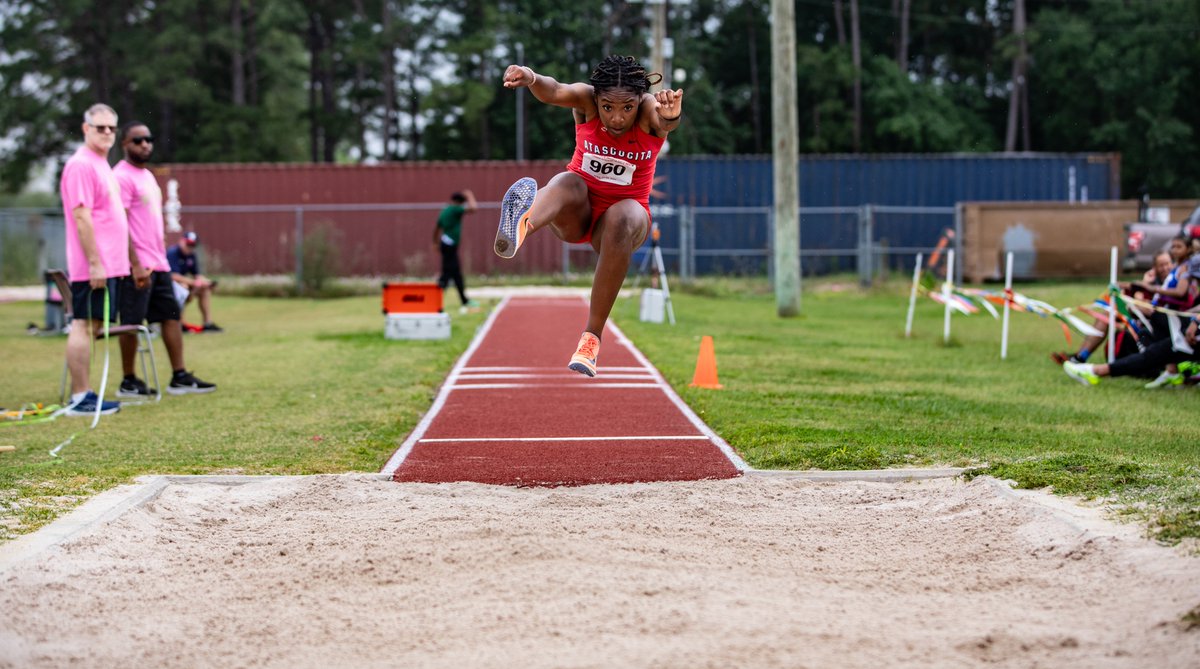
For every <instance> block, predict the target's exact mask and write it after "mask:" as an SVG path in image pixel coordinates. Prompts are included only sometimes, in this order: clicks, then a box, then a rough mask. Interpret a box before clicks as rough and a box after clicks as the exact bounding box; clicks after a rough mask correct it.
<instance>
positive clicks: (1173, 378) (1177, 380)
mask: <svg viewBox="0 0 1200 669" xmlns="http://www.w3.org/2000/svg"><path fill="white" fill-rule="evenodd" d="M1181 385H1183V375H1182V374H1176V373H1172V372H1168V371H1166V370H1165V369H1164V370H1163V373H1162V374H1159V375H1158V378H1157V379H1154V380H1153V381H1151V382H1150V383H1147V384H1146V385H1145V386H1142V387H1143V388H1146V389H1147V390H1153V389H1154V388H1162V387H1164V386H1168V387H1175V386H1181Z"/></svg>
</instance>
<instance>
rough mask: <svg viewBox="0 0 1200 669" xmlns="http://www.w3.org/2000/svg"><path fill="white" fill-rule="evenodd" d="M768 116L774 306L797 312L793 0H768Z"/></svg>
mask: <svg viewBox="0 0 1200 669" xmlns="http://www.w3.org/2000/svg"><path fill="white" fill-rule="evenodd" d="M771 56H772V57H771V63H772V65H771V115H772V117H773V119H772V139H773V148H772V150H771V153H772V156H773V158H774V161H773V164H774V169H775V249H774V253H775V308H776V311H777V313H778V314H779V315H780V316H782V317H785V318H786V317H789V316H798V315H800V181H799V176H800V175H799V160H800V156H799V152H798V150H797V144H796V133H797V130H798V128H799V122H798V120H797V118H796V116H797V114H796V6H795V0H771Z"/></svg>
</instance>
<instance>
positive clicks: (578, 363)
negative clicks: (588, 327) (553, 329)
mask: <svg viewBox="0 0 1200 669" xmlns="http://www.w3.org/2000/svg"><path fill="white" fill-rule="evenodd" d="M599 355H600V338H599V337H597V336H596V335H594V334H592V333H590V332H584V333H583V336H582V337H580V338H579V348H577V349H576V350H575V355H573V356H571V363H570V364H569V365H567V369H571V370H574V371H576V372H579V373H580V374H586V375H588V376H595V375H596V357H597V356H599Z"/></svg>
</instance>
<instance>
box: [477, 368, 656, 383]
mask: <svg viewBox="0 0 1200 669" xmlns="http://www.w3.org/2000/svg"><path fill="white" fill-rule="evenodd" d="M576 378H579V379H582V378H583V377H582V376H579V375H578V374H577V373H572V374H568V373H567V370H566V368H564V369H563V371H562V372H559V373H557V374H462V375H461V376H459V377H458V379H459V380H460V381H466V380H470V381H474V380H476V379H558V380H560V381H561V380H563V379H576ZM609 379H638V380H641V381H653V380H654V377H653V376H651V375H650V372H645V373H643V374H609V373H608V370H607V369H606V370H604V380H605V381H607V380H609Z"/></svg>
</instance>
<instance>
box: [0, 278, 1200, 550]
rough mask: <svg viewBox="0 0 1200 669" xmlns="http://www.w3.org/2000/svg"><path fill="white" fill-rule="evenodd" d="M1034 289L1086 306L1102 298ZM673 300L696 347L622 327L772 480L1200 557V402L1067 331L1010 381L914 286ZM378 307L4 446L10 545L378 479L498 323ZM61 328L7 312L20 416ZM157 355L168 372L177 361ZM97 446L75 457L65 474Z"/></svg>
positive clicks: (328, 320)
mask: <svg viewBox="0 0 1200 669" xmlns="http://www.w3.org/2000/svg"><path fill="white" fill-rule="evenodd" d="M1018 290H1021V291H1022V292H1026V293H1027V294H1030V295H1032V296H1035V297H1038V298H1040V299H1044V300H1046V301H1048V302H1050V303H1052V304H1056V305H1060V306H1068V305H1075V304H1079V303H1082V302H1085V301H1088V300H1090V299H1091V298H1092V297H1094V296H1095V295H1096V294H1098V293H1099V291H1100V287H1099V286H1097V285H1094V284H1087V285H1084V284H1046V283H1043V284H1036V285H1030V286H1019V287H1018ZM672 297H673V302H674V307H675V313H676V316H677V318H678V324H677V325H676V326H674V327H671V326H669V325H658V324H649V323H641V322H638V321H637V304H636V300H623V301H621V302H619V303H618V305H617V306H616V308H615V309H614V312H613V316H614V319H615V320H616V321H617V323H618V324H619V325H620V326H621V327H622V329H623V330H624V331H625V332H626V334H628V335H629V336H630V337H631V338H632V339H633V340H634V341H635V343H636V344H637V345H638V347H639V348H640V349H641V350H642V351H643V352H644V353H645V354H646V355H647V356H648V357H649V358H650V359H651V360H652V361H653V362H654V363H655V364H656V365H657V366H658V368H659V369H660V370H661V371H662V373H663V374H664V375H665V376H666V378H667V380H668V381H670V382H671V383H672V384H673V385H674V386H675V387H676V389H678V391H679V392H680V394H681V395H682V396H683V398H684V399H685V400H686V401H687V402H688V403H689V404H690V405H691V406H692V407H693V408H694V409H695V410H696V411H697V413H699V414H700V416H701V417H702V418H703V419H704V420H705V421H707V422H708V424H709V425H711V426H712V427H713V429H715V430H716V431H717V432H718V433H719V434H720V435H721V436H722V437H724V438H725V439H726V440H727V441H728V442H729V443H730V444H732V445H733V446H734V447H735V448H736V449H737V450H738V452H739V453H741V454H742V455H743V457H745V459H746V460H747V461H748V462H749V463H750V464H751V465H752V466H754V467H759V468H785V469H806V468H821V469H874V468H884V467H903V466H945V465H951V466H964V467H971V468H973V471H972V473H971V475H978V474H981V473H986V474H991V475H995V476H999V477H1001V478H1007V479H1013V480H1016V481H1017V482H1018V483H1019V484H1020V485H1023V486H1026V487H1042V486H1053V488H1054V489H1055V490H1057V491H1059V492H1061V493H1064V494H1077V495H1084V496H1089V497H1105V498H1112V499H1114V500H1117V501H1119V502H1121V503H1122V508H1124V509H1126V510H1128V511H1129V512H1130V513H1132V514H1135V515H1136V516H1137V517H1138V518H1139V519H1141V520H1142V521H1143V522H1145V523H1146V524H1147V525H1148V527H1150V528H1151V529H1152V531H1153V532H1154V533H1156V535H1157V536H1159V537H1160V538H1161V539H1163V540H1165V541H1177V540H1179V539H1183V538H1195V537H1200V513H1198V512H1197V511H1196V509H1197V508H1198V507H1200V467H1197V464H1198V462H1197V461H1198V459H1200V458H1198V457H1197V455H1196V450H1195V448H1194V444H1195V436H1194V435H1195V431H1194V428H1193V427H1192V425H1193V420H1194V416H1195V415H1196V412H1195V410H1196V408H1197V406H1200V393H1197V392H1196V391H1195V390H1192V389H1184V390H1174V391H1157V392H1152V391H1145V390H1142V389H1141V387H1140V386H1141V383H1142V382H1141V381H1138V380H1134V379H1115V380H1105V381H1104V382H1103V383H1101V384H1100V386H1098V387H1095V388H1084V387H1082V386H1080V385H1078V384H1077V383H1075V382H1073V381H1071V380H1070V379H1068V378H1067V377H1066V376H1065V375H1064V374H1063V373H1062V372H1061V370H1060V369H1059V368H1057V367H1056V366H1054V365H1053V364H1052V363H1051V362H1050V360H1049V357H1048V355H1047V354H1048V353H1049V352H1050V351H1051V350H1056V349H1059V350H1061V349H1064V348H1066V346H1065V340H1064V338H1063V334H1062V330H1061V328H1060V327H1059V325H1058V324H1057V322H1056V321H1049V320H1043V319H1040V318H1038V317H1036V316H1032V315H1029V314H1013V316H1012V319H1013V320H1012V329H1011V334H1012V339H1011V341H1010V343H1009V356H1008V358H1009V359H1008V360H1007V361H1001V360H1000V358H999V332H1000V328H999V323H998V322H997V321H994V320H993V319H992V318H991V317H989V316H987V315H976V316H971V317H955V320H954V337H953V340H952V342H951V345H949V346H947V345H944V344H943V343H942V335H941V332H942V311H941V308H940V307H939V306H938V305H937V304H935V303H933V302H932V301H930V300H928V299H924V298H922V299H921V300H920V301H919V302H918V305H917V306H918V308H917V314H916V319H915V323H914V335H913V337H912V338H911V339H905V338H904V335H903V328H904V316H905V310H906V307H907V286H906V285H904V284H902V283H900V282H896V283H893V284H889V285H885V286H883V287H880V288H876V289H873V290H870V291H861V290H859V289H857V288H856V287H855V286H854V285H853V283H852V282H846V283H843V284H838V283H836V282H831V281H822V282H808V283H806V284H805V293H804V296H803V308H802V315H801V316H800V317H798V318H792V319H780V318H777V317H776V316H775V302H774V298H773V296H772V295H771V294H770V292H769V286H768V285H767V284H765V283H764V282H761V281H751V280H713V281H705V282H701V283H697V284H696V285H694V286H690V287H688V288H686V289H685V288H683V287H680V286H675V292H674V294H673V296H672ZM452 301H453V300H452ZM378 304H379V303H378V297H377V296H373V297H352V298H344V299H333V300H322V301H312V300H302V299H289V300H277V299H276V300H272V299H265V298H246V297H230V296H221V297H220V298H219V299H218V300H217V307H216V308H217V309H218V311H217V316H218V318H217V320H218V322H220V323H221V324H222V326H224V327H226V328H227V329H228V332H227V333H225V334H220V335H199V336H193V335H189V336H188V337H187V338H186V339H185V342H186V350H187V356H188V366H189V367H190V368H192V369H194V370H195V371H196V373H197V375H198V376H200V377H201V378H204V379H208V380H212V381H215V382H217V383H219V384H220V390H219V391H218V392H217V393H215V394H213V395H210V396H205V397H182V398H179V397H166V398H164V400H163V401H162V403H160V404H157V405H145V406H138V407H130V408H129V409H128V410H126V411H123V412H121V413H120V414H117V415H116V416H112V417H109V418H105V419H102V420H101V423H100V426H99V427H98V428H97V429H96V430H94V431H88V430H87V429H86V426H87V423H88V421H86V420H84V419H68V418H61V419H59V420H57V421H55V422H53V423H47V424H43V425H30V426H16V427H13V426H7V427H0V444H12V445H14V446H17V449H18V450H17V451H16V452H15V453H8V454H0V538H2V537H5V536H13V535H15V534H19V533H23V532H27V531H30V530H32V529H35V528H36V527H38V526H40V525H41V524H44V523H45V522H48V521H49V520H51V519H53V517H55V516H56V515H58V514H59V513H61V512H62V510H63V509H65V508H69V507H70V506H71V505H72V504H74V503H76V502H77V501H78V500H80V499H82V498H83V497H84V496H86V495H88V494H92V493H94V492H96V491H99V490H102V489H105V488H107V487H110V486H112V485H115V484H117V483H120V482H124V481H128V480H129V479H130V478H131V477H133V476H137V475H140V474H151V473H181V474H195V473H214V472H222V473H224V472H237V473H251V474H261V473H273V474H283V473H288V474H311V473H325V472H343V471H378V469H379V468H380V467H381V466H382V465H383V463H384V462H385V461H386V459H387V457H388V456H389V455H390V454H391V453H392V451H393V450H394V449H395V447H396V446H397V444H398V443H399V442H400V441H402V440H403V438H404V436H405V435H406V434H407V433H408V432H409V431H410V430H411V429H412V427H413V426H414V425H415V424H416V422H417V420H418V419H419V417H420V416H421V414H422V413H423V412H424V411H425V410H426V409H427V408H428V406H429V404H430V402H431V401H432V399H433V396H434V394H435V392H436V388H437V386H438V383H439V382H440V381H441V379H442V378H443V377H444V375H445V373H446V372H447V371H448V370H449V368H450V366H451V365H452V364H453V361H454V360H455V359H456V358H457V356H458V355H459V354H460V353H461V352H462V351H463V350H464V349H465V347H466V346H467V344H468V342H469V340H470V338H471V336H472V335H473V334H474V331H475V328H476V327H477V326H478V324H479V323H481V322H482V320H483V317H484V316H483V314H472V315H469V316H460V315H458V314H455V315H454V336H453V338H452V339H451V340H450V341H447V342H392V341H387V340H384V339H383V337H382V326H383V323H382V317H381V316H380V314H379V307H378ZM41 318H42V314H41V305H40V304H36V303H34V304H30V303H23V304H21V303H19V304H3V305H0V323H5V324H9V327H6V328H5V329H4V331H2V332H0V347H3V350H4V360H5V364H4V365H3V367H2V368H0V405H4V406H9V407H12V406H15V405H18V404H19V403H20V402H22V401H33V400H37V401H50V400H52V399H54V397H55V394H56V392H57V388H58V386H57V384H58V378H59V373H60V372H61V365H62V353H63V347H64V344H65V341H64V340H63V339H62V338H38V337H30V336H27V335H24V334H22V333H21V332H20V327H19V326H20V325H23V324H24V323H25V322H28V321H35V322H36V321H40V320H41ZM702 335H712V336H713V337H714V339H715V342H716V353H717V361H718V369H719V373H720V379H721V383H722V384H723V385H724V386H725V388H724V389H723V390H703V389H696V388H690V387H688V383H689V381H690V380H691V376H692V372H693V370H694V366H695V361H696V354H697V351H698V348H699V339H700V337H701V336H702ZM1074 337H1075V339H1074V341H1075V343H1078V335H1075V336H1074ZM157 355H158V360H159V361H160V363H161V364H163V365H165V364H166V356H165V355H164V354H163V353H162V350H161V348H159V350H158V351H157ZM601 373H603V356H602V357H601ZM95 374H96V373H95V372H94V378H96V379H98V375H95ZM75 432H78V433H79V436H78V438H77V439H76V440H75V442H74V443H72V444H71V445H70V446H67V447H66V449H65V450H64V455H65V457H63V458H61V459H58V460H55V459H51V458H50V457H48V455H47V451H48V450H49V449H50V448H52V447H53V446H54V445H55V444H57V443H59V442H60V441H62V440H63V439H66V438H67V437H68V436H70V435H71V434H72V433H75ZM5 528H7V529H5Z"/></svg>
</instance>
